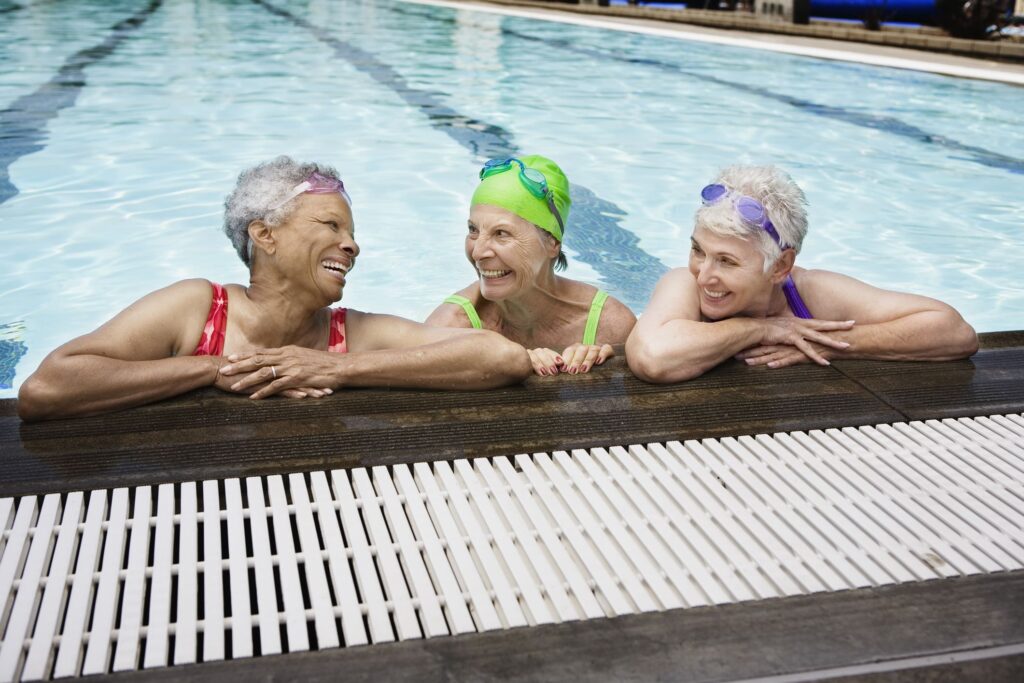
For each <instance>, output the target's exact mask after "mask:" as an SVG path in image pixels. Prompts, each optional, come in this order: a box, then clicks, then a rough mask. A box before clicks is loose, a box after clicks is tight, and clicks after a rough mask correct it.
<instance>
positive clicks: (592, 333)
mask: <svg viewBox="0 0 1024 683" xmlns="http://www.w3.org/2000/svg"><path fill="white" fill-rule="evenodd" d="M607 299H608V292H605V291H602V290H600V289H599V290H597V294H595V295H594V300H593V301H591V302H590V313H589V314H588V315H587V326H586V327H585V328H584V330H583V343H584V344H586V345H587V346H591V345H593V344H594V343H595V342H596V341H597V324H598V323H599V322H600V321H601V309H603V308H604V302H605V301H606V300H607ZM444 302H445V303H446V304H455V305H456V306H462V310H463V311H465V312H466V317H467V318H469V322H470V323H471V324H472V325H473V328H474V329H477V330H479V329H482V328H483V323H481V322H480V316H479V315H478V314H477V312H476V307H474V306H473V302H471V301H470V300H469V299H467V298H466V297H464V296H459V295H458V294H452V295H451V296H450V297H448V298H447V299H445V300H444Z"/></svg>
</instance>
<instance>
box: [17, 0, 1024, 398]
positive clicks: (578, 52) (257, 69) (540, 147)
mask: <svg viewBox="0 0 1024 683" xmlns="http://www.w3.org/2000/svg"><path fill="white" fill-rule="evenodd" d="M1022 111H1024V89H1022V88H1019V87H1013V86H1008V85H1002V84H998V83H988V82H980V81H969V80H962V79H954V78H948V77H943V76H937V75H931V74H926V73H917V72H911V71H900V70H895V69H883V68H877V67H870V66H864V65H858V64H851V63H841V62H828V61H823V60H816V59H810V58H805V57H797V56H791V55H783V54H777V53H770V52H764V51H759V50H750V49H740V48H732V47H725V46H719V45H711V44H706V43H695V42H688V41H685V40H677V39H670V38H659V37H653V36H648V35H639V34H634V33H626V32H618V31H609V30H601V29H595V28H586V27H580V26H574V25H567V24H563V23H554V22H543V21H535V20H530V19H523V18H515V17H503V16H498V15H495V14H491V13H481V12H477V11H472V10H469V9H465V10H452V9H447V8H442V7H434V6H427V5H421V4H413V3H406V2H401V1H400V0H377V1H370V0H364V1H358V0H312V1H310V2H287V1H286V0H68V1H66V2H61V3H57V2H53V1H52V0H36V1H35V2H33V3H29V2H28V0H19V1H18V2H10V1H6V2H5V1H4V0H0V230H2V235H3V238H4V239H3V243H4V249H3V272H2V275H0V397H11V396H13V395H14V392H15V390H16V388H17V386H18V384H19V383H20V381H22V380H23V379H24V378H25V376H26V375H27V374H29V373H30V372H31V371H32V370H34V369H35V367H36V366H38V364H39V362H40V361H41V360H42V358H43V356H44V355H45V354H46V353H48V352H49V351H50V350H52V349H53V348H55V347H56V346H57V345H59V344H60V343H62V342H64V341H66V340H68V339H69V338H71V337H73V336H76V335H78V334H82V333H84V332H86V331H88V330H91V329H93V328H95V327H96V326H97V325H99V324H100V323H102V322H103V321H104V320H106V319H107V318H109V317H110V316H111V315H113V314H114V313H115V312H116V311H118V310H120V309H121V308H123V307H124V306H126V305H127V304H129V303H130V302H131V301H133V300H134V299H136V298H138V297H139V296H141V295H142V294H144V293H146V292H148V291H151V290H153V289H156V288H159V287H161V286H164V285H166V284H169V283H171V282H173V281H174V280H177V279H180V278H185V277H206V278H210V279H212V280H217V281H222V282H244V281H245V278H246V273H245V270H244V267H243V266H242V264H241V262H240V261H238V259H237V257H236V256H235V254H234V252H233V250H232V249H231V246H230V244H229V243H228V241H227V239H226V238H225V237H224V236H223V235H222V233H221V232H220V230H221V227H220V225H221V223H220V221H221V207H222V202H223V199H224V196H225V195H226V194H227V193H228V192H229V191H230V189H231V188H232V186H233V182H234V178H235V176H236V175H237V173H238V172H239V171H240V170H241V169H242V168H244V167H246V166H248V165H251V164H252V163H255V162H257V161H260V160H263V159H266V158H269V157H273V156H275V155H277V154H281V153H287V154H290V155H292V156H294V157H296V158H312V159H318V160H322V161H326V162H328V163H331V164H333V165H335V166H337V167H338V168H339V170H341V172H342V174H343V177H344V178H345V182H346V185H347V186H348V187H349V188H350V191H351V194H352V196H353V199H354V202H355V216H356V225H357V238H358V240H359V242H360V245H361V247H362V249H363V255H362V256H361V257H360V259H359V265H358V267H357V268H356V270H355V271H354V273H353V276H352V277H351V278H350V281H349V285H348V287H347V288H346V293H345V303H346V304H347V305H350V306H353V307H356V308H359V309H363V310H371V311H387V312H393V313H397V314H400V315H405V316H408V317H412V318H416V319H422V318H423V317H425V316H426V315H427V314H428V313H429V312H430V311H431V310H432V309H433V307H434V306H436V305H437V303H438V302H439V301H440V300H441V299H443V298H444V297H445V296H446V295H447V294H449V293H451V292H452V291H454V290H456V289H459V288H461V287H463V286H464V285H465V284H467V283H468V282H469V281H471V280H472V277H473V273H472V271H471V269H470V266H469V265H468V264H467V263H466V262H465V258H464V256H463V253H462V239H463V233H464V230H465V218H466V214H467V202H468V199H469V196H470V195H471V193H472V190H473V188H474V185H475V178H476V172H477V170H478V168H479V166H480V164H481V162H482V161H483V160H484V159H486V158H488V157H490V156H495V155H498V154H504V153H509V152H522V153H543V154H546V155H548V156H550V157H552V158H554V159H555V160H557V161H558V162H559V163H560V164H562V166H563V167H564V168H565V169H566V171H567V173H568V175H569V177H570V179H571V180H572V181H573V183H574V191H573V192H574V202H575V204H574V206H573V211H572V216H571V218H570V221H569V227H568V231H567V236H566V243H565V244H566V250H567V252H568V255H569V257H570V269H569V271H568V273H567V274H568V275H570V276H571V277H576V278H579V279H583V280H586V281H589V282H592V283H594V284H599V285H601V286H602V287H604V288H606V289H608V290H609V291H610V292H611V293H612V294H613V295H615V296H618V297H620V298H622V299H623V300H625V301H626V302H627V303H629V304H631V305H632V306H633V307H634V308H636V309H637V310H642V308H643V305H644V303H645V301H646V299H647V297H648V295H649V293H650V291H651V288H652V287H653V284H654V282H655V281H656V280H657V278H658V276H659V275H660V274H661V273H662V272H664V271H665V270H666V269H667V268H669V267H674V266H677V265H681V264H683V263H684V262H685V258H686V250H687V237H688V235H689V233H690V230H691V228H692V220H691V219H692V214H693V211H694V210H695V209H696V206H697V204H698V192H699V189H700V188H701V187H702V186H703V185H704V184H705V183H706V182H707V180H708V179H709V178H710V177H711V176H712V175H713V173H714V172H715V170H716V169H717V168H719V167H720V166H723V165H726V164H729V163H735V162H748V163H749V162H753V163H762V162H770V163H776V164H778V165H780V166H782V167H783V168H785V169H787V170H788V171H789V172H790V173H792V174H793V176H794V177H795V178H796V179H797V181H798V182H799V183H800V184H801V185H802V187H803V188H804V190H805V191H806V193H807V195H808V198H809V200H810V204H811V207H810V218H811V229H810V234H809V236H808V239H807V241H806V242H805V247H804V251H803V253H802V254H801V255H800V257H799V260H798V263H800V264H801V265H804V266H806V267H824V268H831V269H834V270H839V271H841V272H845V273H847V274H850V275H853V276H855V277H860V278H862V279H865V280H868V281H870V282H872V283H874V284H878V285H881V286H884V287H889V288H894V289H901V290H906V291H913V292H918V293H922V294H930V295H933V296H936V297H938V298H942V299H944V300H946V301H948V302H950V303H951V304H953V305H954V306H956V307H957V308H958V309H960V310H961V311H962V312H963V313H964V315H965V317H966V318H967V319H968V320H969V321H970V322H971V323H972V324H974V325H975V326H976V328H978V329H979V330H981V331H992V330H1005V329H1024V285H1022V282H1021V276H1020V273H1021V272H1024V249H1021V245H1022V241H1024V240H1022V237H1021V227H1022V226H1024V208H1022V206H1021V202H1020V198H1021V196H1022V194H1024V192H1022V190H1024V129H1022V128H1021V126H1020V120H1021V118H1020V116H1021V112H1022ZM4 368H7V369H8V370H13V376H12V377H11V376H8V375H9V374H10V373H8V375H5V374H4V372H3V370H4Z"/></svg>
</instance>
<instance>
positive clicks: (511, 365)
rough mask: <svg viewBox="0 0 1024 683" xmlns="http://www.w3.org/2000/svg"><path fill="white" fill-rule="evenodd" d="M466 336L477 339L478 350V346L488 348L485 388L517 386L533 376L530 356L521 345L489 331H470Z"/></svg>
mask: <svg viewBox="0 0 1024 683" xmlns="http://www.w3.org/2000/svg"><path fill="white" fill-rule="evenodd" d="M468 334H471V335H475V336H477V337H479V340H478V341H477V344H478V348H479V345H480V344H486V345H487V346H488V347H490V348H489V353H487V354H486V358H487V361H486V365H487V368H488V372H487V381H486V382H485V383H486V384H487V385H488V386H487V388H492V387H502V386H507V385H509V384H518V383H519V382H522V381H523V380H525V379H526V378H527V377H529V376H530V375H531V374H533V366H532V365H531V363H530V354H529V353H527V351H526V349H525V348H523V347H522V346H521V345H519V344H517V343H515V342H514V341H511V340H509V339H506V338H505V337H503V336H502V335H500V334H498V333H497V332H491V331H489V330H471V331H470V332H469V333H468Z"/></svg>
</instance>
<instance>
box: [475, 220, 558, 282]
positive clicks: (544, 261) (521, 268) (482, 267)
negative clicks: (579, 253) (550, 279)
mask: <svg viewBox="0 0 1024 683" xmlns="http://www.w3.org/2000/svg"><path fill="white" fill-rule="evenodd" d="M557 254H558V243H557V242H556V241H555V240H554V239H553V238H551V239H546V233H541V231H540V230H539V229H538V228H537V226H535V225H533V224H532V223H530V222H528V221H526V220H524V219H522V218H520V217H519V216H517V215H515V214H514V213H511V212H510V211H506V210H505V209H501V208H498V207H496V206H491V205H489V204H477V205H475V206H473V208H472V210H471V211H470V213H469V226H468V233H467V234H466V258H468V259H469V262H470V263H472V264H473V267H474V268H475V269H476V271H477V274H478V276H479V278H480V293H481V295H482V296H483V297H484V298H485V299H487V300H489V301H500V300H502V299H507V298H509V297H510V296H514V295H516V294H518V293H520V292H522V291H524V290H525V289H529V288H530V287H532V286H534V284H535V283H536V282H537V280H538V278H539V277H540V276H541V275H543V274H547V273H549V272H551V270H552V259H554V257H555V256H557Z"/></svg>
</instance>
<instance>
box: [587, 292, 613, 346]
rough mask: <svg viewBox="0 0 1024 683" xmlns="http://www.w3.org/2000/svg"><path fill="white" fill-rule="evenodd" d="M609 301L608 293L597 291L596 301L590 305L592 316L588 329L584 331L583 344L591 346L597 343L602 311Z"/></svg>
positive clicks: (588, 318)
mask: <svg viewBox="0 0 1024 683" xmlns="http://www.w3.org/2000/svg"><path fill="white" fill-rule="evenodd" d="M607 300H608V292H605V291H602V290H600V289H599V290H597V294H595V295H594V300H593V301H592V302H591V303H590V315H588V316H587V327H586V328H585V329H584V330H583V343H584V344H586V345H588V346H589V345H591V344H593V343H594V342H595V341H597V324H598V323H599V322H601V309H602V308H604V302H605V301H607Z"/></svg>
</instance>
